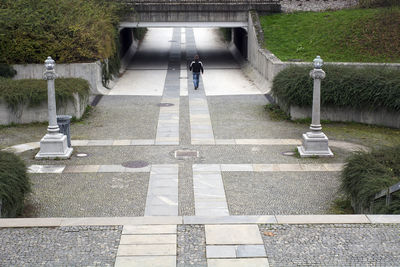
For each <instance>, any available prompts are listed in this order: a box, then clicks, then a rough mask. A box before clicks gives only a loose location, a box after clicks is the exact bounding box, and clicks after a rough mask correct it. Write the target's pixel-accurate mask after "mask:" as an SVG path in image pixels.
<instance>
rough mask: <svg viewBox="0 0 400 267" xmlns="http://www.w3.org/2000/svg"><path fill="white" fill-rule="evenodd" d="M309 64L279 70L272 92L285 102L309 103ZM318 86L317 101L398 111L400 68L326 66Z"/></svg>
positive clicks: (399, 101)
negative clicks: (324, 73)
mask: <svg viewBox="0 0 400 267" xmlns="http://www.w3.org/2000/svg"><path fill="white" fill-rule="evenodd" d="M311 69H312V68H311V67H299V66H293V67H289V68H287V69H285V70H283V71H281V72H280V73H279V74H278V75H277V76H276V77H275V78H274V81H273V86H272V92H273V94H274V95H275V96H277V97H278V98H279V99H281V100H283V101H284V102H286V104H288V105H297V106H301V107H308V106H311V105H312V94H313V80H312V78H311V77H310V75H309V72H310V70H311ZM324 70H325V72H326V78H325V79H324V80H323V81H322V85H321V104H322V105H323V106H324V105H331V106H338V107H355V108H367V109H378V108H385V109H387V110H390V111H400V71H398V70H389V69H385V68H372V67H369V68H361V69H359V68H351V67H344V66H333V65H327V66H325V67H324Z"/></svg>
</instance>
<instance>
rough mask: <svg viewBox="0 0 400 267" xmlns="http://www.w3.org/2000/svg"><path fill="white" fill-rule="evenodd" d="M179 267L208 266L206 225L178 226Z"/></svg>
mask: <svg viewBox="0 0 400 267" xmlns="http://www.w3.org/2000/svg"><path fill="white" fill-rule="evenodd" d="M176 261H177V266H179V267H185V266H198V267H200V266H207V260H206V236H205V233H204V225H195V224H193V225H178V250H177V259H176Z"/></svg>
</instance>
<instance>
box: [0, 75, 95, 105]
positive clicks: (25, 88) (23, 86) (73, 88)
mask: <svg viewBox="0 0 400 267" xmlns="http://www.w3.org/2000/svg"><path fill="white" fill-rule="evenodd" d="M55 88H56V100H57V103H58V104H62V103H65V102H66V101H67V100H69V99H73V94H74V93H78V94H79V96H80V97H82V98H85V97H88V96H89V91H90V89H89V83H88V82H87V81H86V80H84V79H80V78H58V79H56V80H55ZM0 99H3V100H4V101H5V102H6V103H7V104H8V106H9V108H11V109H12V110H17V109H18V107H19V105H21V104H29V105H30V106H37V105H40V104H41V103H43V102H44V101H47V81H45V80H35V79H23V80H11V79H5V78H0Z"/></svg>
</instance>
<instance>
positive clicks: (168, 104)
mask: <svg viewBox="0 0 400 267" xmlns="http://www.w3.org/2000/svg"><path fill="white" fill-rule="evenodd" d="M157 106H159V107H172V106H174V104H172V103H159V104H157Z"/></svg>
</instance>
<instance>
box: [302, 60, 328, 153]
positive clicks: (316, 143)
mask: <svg viewBox="0 0 400 267" xmlns="http://www.w3.org/2000/svg"><path fill="white" fill-rule="evenodd" d="M322 66H323V60H322V59H321V57H320V56H317V57H316V58H315V59H314V69H313V70H312V71H311V72H310V76H311V78H313V79H314V90H313V106H312V120H311V125H310V130H311V132H307V133H305V134H303V141H302V146H299V147H297V149H298V151H299V153H300V156H301V157H313V156H319V157H333V153H332V151H331V150H330V148H329V146H328V137H327V136H326V135H325V134H324V133H323V132H322V126H321V121H320V119H321V107H320V105H321V80H322V79H324V78H325V72H324V71H323V70H322V69H321V68H322Z"/></svg>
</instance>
